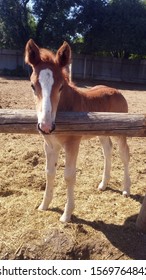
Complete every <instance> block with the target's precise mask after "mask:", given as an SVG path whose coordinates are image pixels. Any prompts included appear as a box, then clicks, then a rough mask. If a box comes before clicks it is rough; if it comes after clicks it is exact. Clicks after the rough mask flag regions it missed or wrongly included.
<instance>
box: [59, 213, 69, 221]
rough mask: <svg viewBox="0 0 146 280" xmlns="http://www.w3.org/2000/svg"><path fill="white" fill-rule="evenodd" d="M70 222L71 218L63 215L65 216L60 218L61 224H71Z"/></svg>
mask: <svg viewBox="0 0 146 280" xmlns="http://www.w3.org/2000/svg"><path fill="white" fill-rule="evenodd" d="M70 220H71V216H66V215H64V214H63V215H62V216H61V217H60V222H62V223H69V222H70Z"/></svg>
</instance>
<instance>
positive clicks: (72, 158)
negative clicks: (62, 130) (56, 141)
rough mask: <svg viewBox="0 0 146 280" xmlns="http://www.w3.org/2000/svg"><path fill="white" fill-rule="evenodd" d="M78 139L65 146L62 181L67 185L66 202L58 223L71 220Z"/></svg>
mask: <svg viewBox="0 0 146 280" xmlns="http://www.w3.org/2000/svg"><path fill="white" fill-rule="evenodd" d="M79 144H80V140H79V139H74V138H73V139H72V140H71V141H68V143H66V145H65V156H66V163H65V171H64V179H65V181H66V185H67V202H66V205H65V209H64V213H63V215H62V216H61V218H60V221H61V222H63V223H65V222H69V221H70V219H71V215H72V212H73V210H74V207H75V204H74V185H75V182H76V161H77V155H78V151H79Z"/></svg>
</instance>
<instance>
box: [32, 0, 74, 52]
mask: <svg viewBox="0 0 146 280" xmlns="http://www.w3.org/2000/svg"><path fill="white" fill-rule="evenodd" d="M77 2H78V1H74V0H63V1H62V0H54V1H50V0H38V1H35V0H33V1H32V3H33V14H34V16H35V17H36V19H37V28H36V36H35V40H36V42H37V43H39V44H41V45H43V46H49V47H51V48H54V49H56V48H58V46H59V45H60V43H62V41H63V40H67V41H69V42H71V38H72V37H74V36H75V34H76V20H75V18H74V13H75V9H76V5H77Z"/></svg>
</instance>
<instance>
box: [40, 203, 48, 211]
mask: <svg viewBox="0 0 146 280" xmlns="http://www.w3.org/2000/svg"><path fill="white" fill-rule="evenodd" d="M47 209H48V207H45V206H44V205H42V204H41V205H40V206H39V207H38V210H39V211H46V210H47Z"/></svg>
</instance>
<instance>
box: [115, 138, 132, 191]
mask: <svg viewBox="0 0 146 280" xmlns="http://www.w3.org/2000/svg"><path fill="white" fill-rule="evenodd" d="M117 140H118V145H119V154H120V157H121V160H122V162H123V164H124V189H123V195H124V196H129V195H130V186H131V180H130V176H129V160H130V154H129V147H128V145H127V139H126V137H124V136H121V137H118V138H117Z"/></svg>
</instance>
